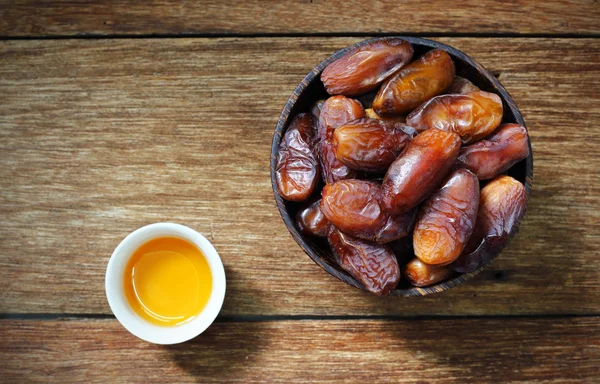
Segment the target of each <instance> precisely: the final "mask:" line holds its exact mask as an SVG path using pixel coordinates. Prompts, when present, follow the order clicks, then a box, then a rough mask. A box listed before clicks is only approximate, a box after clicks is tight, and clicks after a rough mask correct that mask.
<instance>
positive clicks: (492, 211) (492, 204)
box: [451, 176, 527, 272]
mask: <svg viewBox="0 0 600 384" xmlns="http://www.w3.org/2000/svg"><path fill="white" fill-rule="evenodd" d="M526 209H527V192H526V191H525V187H524V186H523V184H521V183H520V182H519V181H517V180H515V179H513V178H512V177H510V176H499V177H497V178H495V179H494V180H492V181H491V182H490V183H489V184H488V185H486V186H485V187H483V189H482V190H481V193H480V199H479V210H478V212H477V223H476V225H475V230H474V231H473V235H472V236H471V239H470V240H469V244H468V245H467V247H466V249H465V252H463V254H462V255H461V256H460V257H459V258H458V259H457V260H456V261H455V262H454V263H452V265H451V266H452V268H453V269H454V270H455V271H457V272H472V271H474V270H476V269H477V268H479V267H480V266H482V265H484V264H485V263H487V262H488V260H489V259H490V258H492V257H493V256H494V255H495V254H497V253H498V252H500V250H501V249H502V248H503V247H504V246H505V245H506V244H507V243H508V240H509V239H510V237H511V236H512V235H513V234H514V233H515V232H516V231H517V229H518V226H519V221H520V220H521V218H522V217H523V215H524V214H525V210H526Z"/></svg>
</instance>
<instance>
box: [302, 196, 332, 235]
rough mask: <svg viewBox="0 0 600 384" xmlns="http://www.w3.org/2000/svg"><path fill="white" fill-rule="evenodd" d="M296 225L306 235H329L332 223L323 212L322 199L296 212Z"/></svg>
mask: <svg viewBox="0 0 600 384" xmlns="http://www.w3.org/2000/svg"><path fill="white" fill-rule="evenodd" d="M296 225H298V228H299V229H300V231H301V232H302V233H304V234H306V235H310V236H316V237H327V234H328V233H329V230H330V228H331V223H330V222H329V220H327V218H326V217H325V215H324V214H323V212H321V200H317V201H315V202H314V203H312V204H311V205H309V206H308V207H306V208H304V209H301V210H300V211H298V213H297V214H296Z"/></svg>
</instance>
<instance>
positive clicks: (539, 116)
mask: <svg viewBox="0 0 600 384" xmlns="http://www.w3.org/2000/svg"><path fill="white" fill-rule="evenodd" d="M358 40H359V39H357V38H268V39H265V38H255V39H235V38H229V39H160V40H146V39H123V40H120V39H115V40H54V41H4V42H2V43H0V190H1V191H2V192H1V193H0V312H5V313H6V312H58V313H61V312H65V313H110V310H109V308H108V305H107V303H106V299H105V296H104V272H105V267H106V263H107V261H108V258H109V256H110V254H111V252H112V250H113V249H114V247H116V245H117V244H118V243H119V242H120V240H121V239H122V238H123V237H124V236H125V235H126V234H127V233H129V232H130V231H132V230H133V229H135V228H138V227H140V226H143V225H145V224H148V223H152V222H157V221H174V222H179V223H182V224H185V225H188V226H190V227H192V228H195V229H197V230H199V231H200V232H202V233H204V234H205V235H206V236H207V237H208V238H209V239H211V240H212V241H213V244H214V245H215V247H216V248H217V250H218V251H219V253H220V254H221V257H222V259H223V261H224V263H225V268H226V274H227V279H228V287H227V296H226V299H225V305H224V308H223V313H224V314H227V315H247V314H313V315H333V314H335V315H345V314H397V315H403V316H414V315H421V314H455V315H475V314H478V315H489V314H507V315H509V314H537V313H553V314H598V313H600V259H598V257H597V255H598V254H599V252H600V237H599V236H598V234H599V233H600V213H599V211H598V209H597V208H598V206H600V173H599V172H598V170H599V169H600V139H599V137H598V130H597V122H598V121H600V84H599V82H598V79H600V66H599V65H598V63H600V40H595V39H518V38H501V39H493V38H479V39H471V38H445V39H440V41H442V42H445V43H447V44H450V45H453V46H455V47H457V48H458V49H461V50H463V51H465V52H466V53H468V54H470V55H471V56H472V57H474V58H475V59H476V60H478V61H480V62H481V63H482V64H484V65H485V66H486V67H487V68H488V69H490V70H491V71H492V72H494V73H496V74H497V75H498V76H499V78H500V80H501V81H502V83H503V84H504V85H505V87H506V88H507V89H508V91H509V92H510V93H511V94H512V96H513V97H514V99H515V100H516V102H517V104H518V106H519V107H520V108H521V110H522V112H523V114H524V116H525V119H526V121H527V124H528V128H529V129H530V133H531V137H532V142H533V151H534V165H535V181H534V188H533V194H532V198H531V201H530V207H529V211H528V214H527V216H526V219H525V221H524V222H523V224H522V228H521V232H520V233H519V234H518V235H517V236H516V238H515V239H514V241H513V242H512V243H511V245H510V246H509V248H508V249H507V250H505V251H504V252H503V253H502V254H501V255H500V256H499V258H498V259H497V261H495V262H494V264H493V265H492V266H491V268H490V269H489V270H486V271H484V272H483V273H482V274H481V275H480V276H479V277H478V278H477V279H476V280H473V281H471V282H469V283H466V284H464V285H462V286H461V287H459V288H456V289H453V290H450V291H448V292H446V293H443V294H440V295H434V296H431V297H427V298H418V299H402V298H374V297H370V296H368V295H367V294H365V293H362V292H360V291H358V290H355V289H353V288H351V287H348V286H346V285H344V284H342V283H340V282H338V281H337V280H335V279H334V278H332V277H331V276H329V275H327V274H326V273H325V272H324V271H322V270H321V269H320V268H318V267H317V266H316V265H314V264H313V263H312V262H311V261H310V260H309V259H308V257H307V256H306V255H305V254H304V253H302V251H301V250H300V248H299V247H298V246H297V244H296V243H295V242H294V241H293V239H292V238H291V236H290V235H289V234H288V232H287V231H286V229H285V226H284V225H283V222H282V220H281V218H280V217H279V213H278V212H277V208H276V207H275V204H274V199H273V195H272V191H271V185H270V181H269V148H270V143H271V137H272V133H273V130H274V127H275V123H276V121H277V118H278V116H279V113H280V111H281V108H282V107H283V105H284V103H285V101H286V100H287V97H288V96H289V94H290V93H291V91H292V90H293V89H294V87H295V86H296V85H297V83H298V82H300V80H301V79H302V78H303V76H304V75H305V74H306V73H307V72H308V71H310V70H311V69H312V67H313V66H314V65H316V64H317V63H318V62H319V61H321V60H322V59H324V58H325V57H327V56H328V55H329V54H331V53H333V52H334V51H336V50H337V49H340V48H342V47H344V46H346V45H348V44H350V43H353V42H356V41H358ZM340 297H344V300H340V299H339V298H340Z"/></svg>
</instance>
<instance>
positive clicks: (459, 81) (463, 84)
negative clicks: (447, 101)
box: [446, 76, 479, 94]
mask: <svg viewBox="0 0 600 384" xmlns="http://www.w3.org/2000/svg"><path fill="white" fill-rule="evenodd" d="M475 91H479V88H478V87H477V86H476V85H475V84H473V83H471V82H470V81H469V80H467V79H465V78H464V77H460V76H456V77H455V78H454V81H453V82H452V84H450V87H449V88H448V89H446V93H448V94H452V93H454V94H464V93H469V92H475Z"/></svg>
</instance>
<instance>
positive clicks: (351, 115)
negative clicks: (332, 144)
mask: <svg viewBox="0 0 600 384" xmlns="http://www.w3.org/2000/svg"><path fill="white" fill-rule="evenodd" d="M362 117H365V110H364V108H363V106H362V105H361V104H360V103H359V102H358V101H356V100H354V99H349V98H347V97H346V96H332V97H330V98H329V99H327V100H326V101H325V102H324V103H323V106H322V107H321V112H320V114H319V140H321V141H324V140H327V139H331V137H332V136H333V131H334V130H335V129H336V128H337V127H340V126H342V125H344V124H346V123H349V122H351V121H352V120H356V119H360V118H362Z"/></svg>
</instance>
